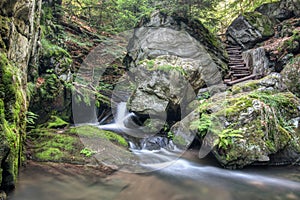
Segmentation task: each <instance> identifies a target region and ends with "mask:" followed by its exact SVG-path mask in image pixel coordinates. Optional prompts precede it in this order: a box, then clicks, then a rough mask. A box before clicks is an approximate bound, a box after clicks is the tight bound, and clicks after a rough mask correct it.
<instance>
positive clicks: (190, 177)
mask: <svg viewBox="0 0 300 200" xmlns="http://www.w3.org/2000/svg"><path fill="white" fill-rule="evenodd" d="M134 153H135V154H136V155H139V156H143V157H144V158H147V160H148V163H145V164H144V166H143V167H146V168H152V171H151V172H148V173H141V174H136V173H127V172H122V171H118V172H115V173H113V174H112V175H109V176H106V177H101V176H96V175H93V174H89V175H88V174H86V175H82V174H76V173H71V172H70V171H68V169H67V168H66V169H64V170H63V171H62V170H61V169H60V168H59V167H58V168H56V167H50V168H49V169H47V170H45V169H44V168H43V167H40V166H36V165H30V164H29V165H28V166H27V167H26V168H24V169H23V170H21V173H20V177H19V182H18V185H17V189H16V190H15V191H14V192H13V193H12V194H10V195H9V198H8V199H9V200H48V199H49V200H50V199H51V200H53V199H57V200H112V199H115V200H127V199H128V200H130V199H143V200H144V199H145V200H152V199H153V200H166V199H170V200H198V199H199V200H216V199H220V200H221V199H222V200H233V199H236V200H240V199H243V200H248V199H249V200H250V199H251V200H253V199H262V200H267V199H270V200H271V199H272V200H273V199H278V200H285V199H287V200H288V199H291V200H293V199H300V175H299V174H300V173H299V172H300V167H295V166H294V167H292V166H285V167H249V168H246V169H243V170H234V171H232V170H225V169H222V168H220V167H219V166H217V164H216V163H215V162H214V161H213V160H212V159H211V158H206V159H202V160H199V159H197V153H195V152H193V151H187V152H186V153H185V154H184V155H183V156H182V157H180V158H178V159H177V160H176V161H173V162H172V163H171V164H168V165H166V166H163V167H162V166H160V164H149V163H150V162H152V161H155V160H156V159H166V157H168V156H169V157H170V159H172V154H171V153H167V152H166V151H165V150H164V151H152V152H151V151H146V150H136V152H134ZM149 157H151V159H150V160H152V161H150V160H149ZM154 163H156V162H154ZM158 163H160V161H159V162H158ZM156 169H157V170H156Z"/></svg>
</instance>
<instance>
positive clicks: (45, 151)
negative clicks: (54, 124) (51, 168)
mask: <svg viewBox="0 0 300 200" xmlns="http://www.w3.org/2000/svg"><path fill="white" fill-rule="evenodd" d="M27 140H28V143H29V144H30V145H29V146H28V148H29V149H28V150H29V152H30V155H29V156H30V158H31V159H33V160H36V161H41V162H48V161H51V162H64V163H75V164H96V163H97V160H98V158H97V156H98V155H99V154H101V153H102V152H101V149H103V148H104V149H105V148H107V149H109V150H110V151H111V152H112V153H115V154H116V155H117V154H118V155H121V154H122V155H124V156H125V157H126V156H128V155H129V154H128V153H129V152H128V151H127V148H128V143H127V141H126V140H125V139H124V138H123V137H122V136H120V135H118V134H116V133H113V132H110V131H104V130H100V129H99V128H97V127H94V126H78V127H71V128H65V129H51V128H37V129H34V130H32V131H31V132H30V133H28V138H27ZM101 161H102V160H98V162H101Z"/></svg>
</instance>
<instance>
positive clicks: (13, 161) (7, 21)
mask: <svg viewBox="0 0 300 200" xmlns="http://www.w3.org/2000/svg"><path fill="white" fill-rule="evenodd" d="M38 4H40V5H41V1H27V0H26V1H25V0H21V1H7V0H4V1H2V2H1V3H0V5H1V6H0V118H1V119H0V162H1V166H0V184H1V188H0V189H4V190H10V189H12V188H14V186H15V181H16V178H17V174H18V167H19V166H20V164H21V163H20V161H21V160H22V152H23V148H22V144H23V139H24V136H25V129H26V127H25V126H26V111H27V96H26V91H27V88H26V86H27V67H28V63H29V60H30V59H31V58H32V56H33V55H34V56H35V54H34V52H35V47H36V42H37V39H36V36H37V34H35V33H36V31H37V30H38V24H39V23H38V21H39V16H40V10H39V9H38V8H39V6H37V5H38Z"/></svg>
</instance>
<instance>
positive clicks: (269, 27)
mask: <svg viewBox="0 0 300 200" xmlns="http://www.w3.org/2000/svg"><path fill="white" fill-rule="evenodd" d="M243 16H244V17H245V19H246V20H247V21H248V22H249V23H250V24H251V25H252V26H254V27H255V28H256V29H258V30H259V31H260V32H261V34H262V35H263V37H269V36H272V35H274V33H275V32H274V23H273V22H272V21H271V19H270V18H269V17H268V16H266V15H263V14H261V13H259V12H247V13H244V14H243Z"/></svg>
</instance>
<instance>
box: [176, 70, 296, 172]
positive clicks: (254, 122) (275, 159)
mask: <svg viewBox="0 0 300 200" xmlns="http://www.w3.org/2000/svg"><path fill="white" fill-rule="evenodd" d="M195 112H197V113H198V115H197V113H194V114H192V115H189V116H188V117H189V119H190V120H188V121H186V120H185V119H184V120H182V122H181V123H177V124H175V125H174V126H173V127H172V129H171V130H172V134H173V135H174V136H176V137H177V139H176V140H178V141H179V142H178V141H176V145H177V146H179V147H182V146H183V147H184V145H186V144H188V143H189V141H191V140H190V139H189V136H191V138H192V136H193V133H195V134H197V136H198V137H199V138H200V140H201V142H202V146H201V149H200V152H199V155H200V157H204V156H205V155H207V154H208V153H209V152H210V151H212V153H213V155H214V156H215V157H216V159H217V160H218V162H219V163H220V164H221V165H222V166H224V167H225V168H242V167H245V166H247V165H253V164H263V165H265V164H267V165H272V164H275V165H280V164H289V163H290V164H291V163H297V162H299V160H298V158H299V155H300V140H299V134H300V133H299V131H298V130H299V119H300V118H299V116H300V100H299V98H297V97H296V96H295V95H294V94H292V93H291V92H289V91H287V90H286V87H285V85H284V84H283V82H282V77H281V75H280V74H278V73H273V74H271V75H269V76H267V77H265V78H264V79H261V80H251V81H247V82H242V83H239V84H236V85H234V87H232V88H231V91H230V92H229V91H227V92H224V93H217V94H215V95H213V96H212V97H210V98H209V99H207V100H200V101H199V106H198V108H197V109H196V110H195ZM192 116H195V117H192ZM195 131H196V132H195ZM178 138H180V139H178Z"/></svg>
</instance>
